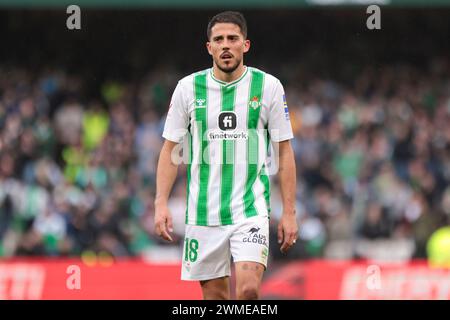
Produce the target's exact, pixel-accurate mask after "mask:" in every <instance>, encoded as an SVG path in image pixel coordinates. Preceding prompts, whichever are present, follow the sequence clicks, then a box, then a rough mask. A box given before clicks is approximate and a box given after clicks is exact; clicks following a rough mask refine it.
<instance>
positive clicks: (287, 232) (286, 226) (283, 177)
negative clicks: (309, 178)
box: [268, 81, 298, 253]
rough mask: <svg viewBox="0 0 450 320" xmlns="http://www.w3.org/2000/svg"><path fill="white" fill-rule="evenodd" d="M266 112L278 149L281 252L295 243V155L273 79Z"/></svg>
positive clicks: (282, 97) (281, 94) (282, 95)
mask: <svg viewBox="0 0 450 320" xmlns="http://www.w3.org/2000/svg"><path fill="white" fill-rule="evenodd" d="M273 88H274V90H273V94H272V101H271V105H270V113H269V123H268V127H269V132H270V137H271V140H272V144H273V146H274V147H275V148H276V149H277V150H278V159H276V162H277V163H278V178H279V182H280V189H281V190H280V191H281V197H282V201H283V213H282V215H281V219H280V222H279V223H278V242H279V243H280V244H281V248H280V249H281V252H283V253H284V252H286V251H287V250H289V249H290V248H291V246H292V245H293V244H294V243H295V240H296V239H297V236H298V226H297V220H296V216H295V215H296V213H295V204H296V201H295V194H296V183H297V179H296V170H295V158H294V152H293V150H292V146H291V142H290V140H291V139H292V138H293V137H294V135H293V132H292V126H291V121H290V119H289V111H288V106H287V102H286V96H285V93H284V88H283V85H282V84H281V83H280V81H276V83H275V84H274V86H273Z"/></svg>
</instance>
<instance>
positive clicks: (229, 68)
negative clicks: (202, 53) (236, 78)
mask: <svg viewBox="0 0 450 320" xmlns="http://www.w3.org/2000/svg"><path fill="white" fill-rule="evenodd" d="M235 61H236V63H234V64H232V65H229V66H224V67H223V66H221V65H220V61H216V65H217V68H219V70H220V71H222V72H225V73H233V72H234V70H236V69H237V68H238V67H239V65H240V64H241V59H236V60H235Z"/></svg>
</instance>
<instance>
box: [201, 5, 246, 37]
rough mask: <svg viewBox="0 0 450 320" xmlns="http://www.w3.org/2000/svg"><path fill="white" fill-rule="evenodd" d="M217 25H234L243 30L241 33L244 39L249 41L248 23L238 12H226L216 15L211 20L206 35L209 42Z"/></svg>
mask: <svg viewBox="0 0 450 320" xmlns="http://www.w3.org/2000/svg"><path fill="white" fill-rule="evenodd" d="M216 23H233V24H235V25H237V26H239V28H240V29H241V33H242V34H243V35H244V39H247V21H245V18H244V15H243V14H242V13H240V12H236V11H224V12H221V13H219V14H216V15H215V16H214V17H212V19H211V20H209V23H208V28H207V30H206V35H207V37H208V40H209V39H210V37H211V29H212V27H214V25H215V24H216Z"/></svg>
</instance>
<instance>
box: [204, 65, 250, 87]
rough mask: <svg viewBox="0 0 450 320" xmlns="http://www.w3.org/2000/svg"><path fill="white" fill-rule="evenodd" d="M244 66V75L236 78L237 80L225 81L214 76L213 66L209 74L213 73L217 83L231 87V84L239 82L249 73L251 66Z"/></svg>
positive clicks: (212, 75)
mask: <svg viewBox="0 0 450 320" xmlns="http://www.w3.org/2000/svg"><path fill="white" fill-rule="evenodd" d="M244 67H245V71H244V72H243V73H242V75H241V76H240V77H239V78H238V79H236V80H234V81H232V82H225V81H222V80H219V79H217V78H216V77H214V73H213V68H210V69H209V74H210V75H211V78H212V79H213V80H214V81H216V82H217V83H219V84H220V85H222V86H224V87H229V86H232V85H235V84H236V83H238V82H239V81H241V80H242V79H244V77H245V76H246V75H247V73H248V69H249V67H247V66H244Z"/></svg>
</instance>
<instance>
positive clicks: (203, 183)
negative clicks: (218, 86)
mask: <svg viewBox="0 0 450 320" xmlns="http://www.w3.org/2000/svg"><path fill="white" fill-rule="evenodd" d="M194 83H195V100H196V101H194V104H195V120H196V122H197V127H198V138H199V153H200V154H199V159H200V163H199V186H200V189H199V192H198V201H197V222H196V224H197V225H200V226H206V225H207V224H208V180H209V161H208V160H209V159H207V158H208V155H207V154H206V152H205V149H206V148H207V147H208V140H207V139H206V130H207V128H208V127H207V126H208V112H207V108H208V101H207V85H206V73H202V74H198V75H196V76H195V79H194ZM198 99H201V100H203V105H205V106H204V107H199V106H198V105H197V100H198Z"/></svg>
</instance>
